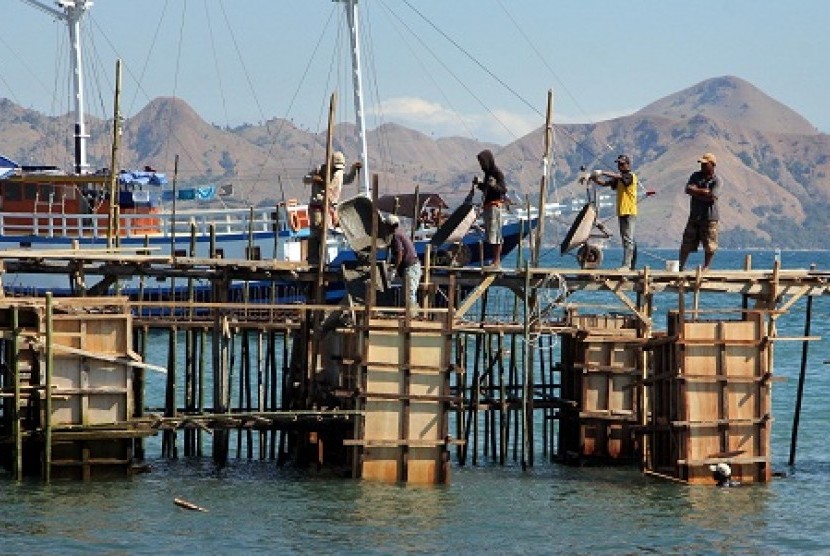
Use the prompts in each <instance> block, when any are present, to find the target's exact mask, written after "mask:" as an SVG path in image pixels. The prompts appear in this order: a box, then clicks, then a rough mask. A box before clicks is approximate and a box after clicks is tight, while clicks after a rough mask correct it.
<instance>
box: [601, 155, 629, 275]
mask: <svg viewBox="0 0 830 556" xmlns="http://www.w3.org/2000/svg"><path fill="white" fill-rule="evenodd" d="M616 162H617V171H616V172H608V171H606V170H596V171H595V172H594V173H593V174H592V175H591V179H592V180H593V181H594V182H596V183H597V184H598V185H602V186H604V187H610V188H611V189H613V190H614V191H616V192H617V219H618V221H619V224H620V239H621V240H622V245H623V260H622V265H620V267H619V268H618V269H617V270H634V267H635V266H636V265H637V243H636V242H635V241H634V225H635V223H636V221H637V188H638V187H639V182H638V180H637V174H635V173H634V172H632V171H631V158H630V157H629V156H628V155H626V154H621V155H620V156H618V157H617V160H616Z"/></svg>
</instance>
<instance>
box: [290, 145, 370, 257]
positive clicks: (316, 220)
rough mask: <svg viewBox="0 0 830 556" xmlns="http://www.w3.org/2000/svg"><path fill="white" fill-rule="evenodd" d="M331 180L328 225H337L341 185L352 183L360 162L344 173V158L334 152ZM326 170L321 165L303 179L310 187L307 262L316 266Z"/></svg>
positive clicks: (324, 166) (342, 155)
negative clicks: (309, 233)
mask: <svg viewBox="0 0 830 556" xmlns="http://www.w3.org/2000/svg"><path fill="white" fill-rule="evenodd" d="M331 167H332V173H331V180H330V181H329V183H328V197H329V218H330V219H329V225H331V226H336V225H337V213H336V212H335V211H336V210H337V203H339V202H340V194H341V193H342V191H343V185H344V184H346V185H348V184H350V183H352V182H353V181H354V178H355V176H356V175H357V172H358V170H360V168H361V167H362V164H361V163H360V162H355V163H354V164H352V167H351V169H350V170H349V173H348V174H347V173H346V172H345V168H346V156H345V155H344V154H343V153H342V152H340V151H335V152H334V153H332V155H331ZM327 172H328V168H327V167H326V165H325V164H321V165H320V166H319V167H318V168H317V169H316V170H313V171H312V172H309V173H308V174H306V175H305V176H304V177H303V183H305V184H310V185H311V197H310V199H309V201H308V211H309V217H310V218H309V219H310V228H311V229H310V230H309V231H310V232H311V235H310V236H309V241H308V260H309V263H310V264H316V261H317V258H318V257H319V251H320V240H321V238H322V236H323V205H324V202H325V194H326V191H327V190H326V173H327Z"/></svg>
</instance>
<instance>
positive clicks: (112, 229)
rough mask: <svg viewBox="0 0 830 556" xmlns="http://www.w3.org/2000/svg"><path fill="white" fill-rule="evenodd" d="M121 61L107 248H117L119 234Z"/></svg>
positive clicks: (117, 70)
mask: <svg viewBox="0 0 830 556" xmlns="http://www.w3.org/2000/svg"><path fill="white" fill-rule="evenodd" d="M120 99H121V60H116V61H115V101H114V110H113V111H114V114H113V118H112V151H111V153H110V180H109V181H110V184H109V185H110V190H109V196H110V204H109V211H108V214H107V248H108V249H112V248H113V247H115V246H116V238H117V237H118V234H119V225H120V222H119V213H118V208H117V207H118V149H119V144H120V141H121V114H120Z"/></svg>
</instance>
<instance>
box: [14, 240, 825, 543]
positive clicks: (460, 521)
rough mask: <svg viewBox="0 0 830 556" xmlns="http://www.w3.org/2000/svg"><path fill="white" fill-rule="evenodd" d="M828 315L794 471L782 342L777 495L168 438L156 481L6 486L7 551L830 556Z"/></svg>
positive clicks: (799, 262)
mask: <svg viewBox="0 0 830 556" xmlns="http://www.w3.org/2000/svg"><path fill="white" fill-rule="evenodd" d="M743 255H744V254H743V253H738V252H725V251H724V252H721V253H718V255H717V257H716V264H715V266H716V267H719V268H740V267H741V266H742V264H743ZM752 255H753V266H754V267H756V268H771V265H772V261H773V257H774V254H773V253H772V252H753V253H752ZM619 256H620V254H619V252H618V251H614V250H610V251H609V252H608V253H607V259H606V263H605V266H606V267H615V266H616V265H617V263H618V261H619ZM698 256H699V255H698ZM693 257H694V256H693ZM780 257H781V261H782V264H783V267H784V268H807V267H808V266H809V265H810V264H811V263H815V264H817V265H818V268H819V269H827V268H828V265H830V253H827V252H783V253H781V255H780ZM665 258H676V256H675V253H674V252H673V251H671V252H669V251H650V252H645V251H643V252H641V253H640V264H641V265H643V264H648V265H650V266H653V267H655V268H662V266H663V260H664V259H665ZM690 262H691V263H694V264H696V263H697V262H698V259H692V260H691V261H690ZM550 264H562V265H572V264H573V259H559V257H558V255H557V256H556V258H555V260H554V259H553V258H552V259H551V262H550ZM658 303H659V302H658ZM735 306H739V303H738V304H736V305H735ZM804 307H805V301H804V300H801V301H799V302H798V303H797V304H796V306H795V308H794V312H793V313H792V314H790V315H788V316H785V317H782V318H781V319H780V322H779V334H780V335H782V336H801V335H803V333H804ZM662 308H663V309H666V308H670V307H662ZM828 316H830V299H817V300H815V302H814V305H813V323H812V331H811V334H812V335H815V336H822V340H820V341H817V342H813V343H812V344H811V345H810V349H809V360H808V363H809V365H808V374H807V383H806V393H805V398H804V407H803V412H802V418H801V428H800V432H799V437H798V460H797V464H796V465H795V466H794V467H788V466H787V460H788V456H789V449H790V431H791V427H792V419H793V409H794V403H795V392H796V386H797V379H798V373H799V368H800V359H801V342H779V343H777V344H776V345H775V350H776V351H775V363H776V368H775V374H776V375H777V376H778V377H783V378H785V380H783V381H782V382H776V383H774V386H773V414H774V424H773V463H774V470H775V471H776V472H780V473H783V474H785V476H784V477H779V478H775V479H774V480H773V481H772V482H771V483H769V484H767V485H756V486H746V487H738V488H731V489H718V488H713V487H690V486H684V485H679V484H673V483H667V482H662V481H657V480H653V479H649V478H646V477H643V476H641V475H640V474H639V473H638V472H637V470H636V469H629V468H597V467H593V468H573V467H564V466H559V465H556V464H552V463H547V462H545V461H544V460H543V459H542V458H541V457H540V454H541V450H537V462H536V466H535V467H534V468H533V469H531V470H530V471H528V472H523V471H522V470H521V467H520V466H519V465H517V464H515V463H513V464H510V465H508V466H506V467H499V466H498V465H493V464H485V465H479V466H478V467H470V466H467V467H464V468H462V467H459V466H457V465H455V466H454V467H453V476H452V484H450V485H446V486H437V487H404V486H390V485H378V484H369V483H364V482H360V481H354V480H343V479H340V478H335V477H332V476H329V475H325V474H322V475H321V474H317V473H314V472H305V471H302V472H300V471H297V470H292V469H278V468H276V466H275V465H274V464H273V463H271V462H250V461H247V460H235V459H232V460H231V462H230V465H229V466H228V467H227V468H225V469H222V470H217V469H214V468H213V466H212V465H211V463H210V460H209V458H205V459H203V460H184V459H179V460H177V461H166V460H162V459H161V458H159V457H158V453H159V448H158V446H159V443H158V441H157V440H156V439H152V440H150V441H149V442H148V446H147V452H148V457H149V458H150V460H151V463H152V472H151V473H148V474H145V475H139V476H136V477H133V478H131V479H125V480H115V481H107V482H97V483H92V484H81V483H74V482H57V483H53V484H51V485H43V484H41V483H40V482H37V481H32V482H24V483H23V484H17V483H15V482H13V481H11V480H9V479H8V478H7V477H5V476H1V477H0V552H2V553H4V554H23V553H61V554H71V553H77V554H88V553H93V552H94V553H104V554H107V553H111V554H123V553H131V554H147V553H164V554H171V553H173V554H175V553H181V554H193V553H208V554H219V553H266V552H267V553H315V554H329V553H354V554H364V553H379V554H391V553H401V552H413V553H453V554H458V553H461V554H468V553H508V554H509V553H516V554H525V553H568V554H596V553H613V554H625V553H641V552H660V553H664V552H683V553H723V552H737V553H750V554H751V553H764V554H769V553H796V552H798V553H800V552H809V551H823V552H826V551H830V527H828V524H830V504H828V503H827V501H826V499H827V498H826V497H827V492H828V489H830V455H828V450H827V441H828V429H827V424H828V423H830V409H828V402H827V400H828V399H830V374H828V371H830V369H829V368H828V367H827V366H826V365H825V361H828V360H830V330H828V328H829V327H830V318H828ZM658 327H661V328H662V323H660V322H659V321H658ZM163 349H164V346H162V347H161V348H160V349H159V351H160V353H163ZM159 357H162V356H159ZM157 362H159V363H162V364H163V363H164V362H163V361H157ZM158 388H159V385H151V387H150V388H148V403H149V404H150V405H154V404H156V405H161V402H160V401H156V400H158V398H156V400H154V399H153V396H155V395H156V394H155V392H157V391H158ZM231 445H232V446H233V439H232V441H231ZM232 453H235V451H233V450H232ZM174 497H181V498H185V499H187V500H190V501H193V502H194V503H196V504H199V505H201V506H203V507H206V508H208V509H209V512H208V513H199V512H191V511H186V510H182V509H180V508H178V507H176V506H175V505H174V504H173V498H174Z"/></svg>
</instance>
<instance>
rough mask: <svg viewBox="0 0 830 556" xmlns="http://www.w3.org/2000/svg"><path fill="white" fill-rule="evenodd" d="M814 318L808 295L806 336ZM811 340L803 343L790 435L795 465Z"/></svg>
mask: <svg viewBox="0 0 830 556" xmlns="http://www.w3.org/2000/svg"><path fill="white" fill-rule="evenodd" d="M812 318H813V297H812V296H807V314H806V315H805V317H804V337H805V338H809V337H810V322H811V321H812ZM809 345H810V341H809V340H806V339H805V340H804V341H803V342H802V343H801V369H800V370H799V372H798V390H797V393H796V396H795V411H794V412H793V430H792V435H791V436H790V459H789V465H790V466H793V465H795V451H796V445H797V444H798V425H799V422H800V421H801V402H802V400H803V399H804V381H805V380H806V378H807V346H809Z"/></svg>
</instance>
